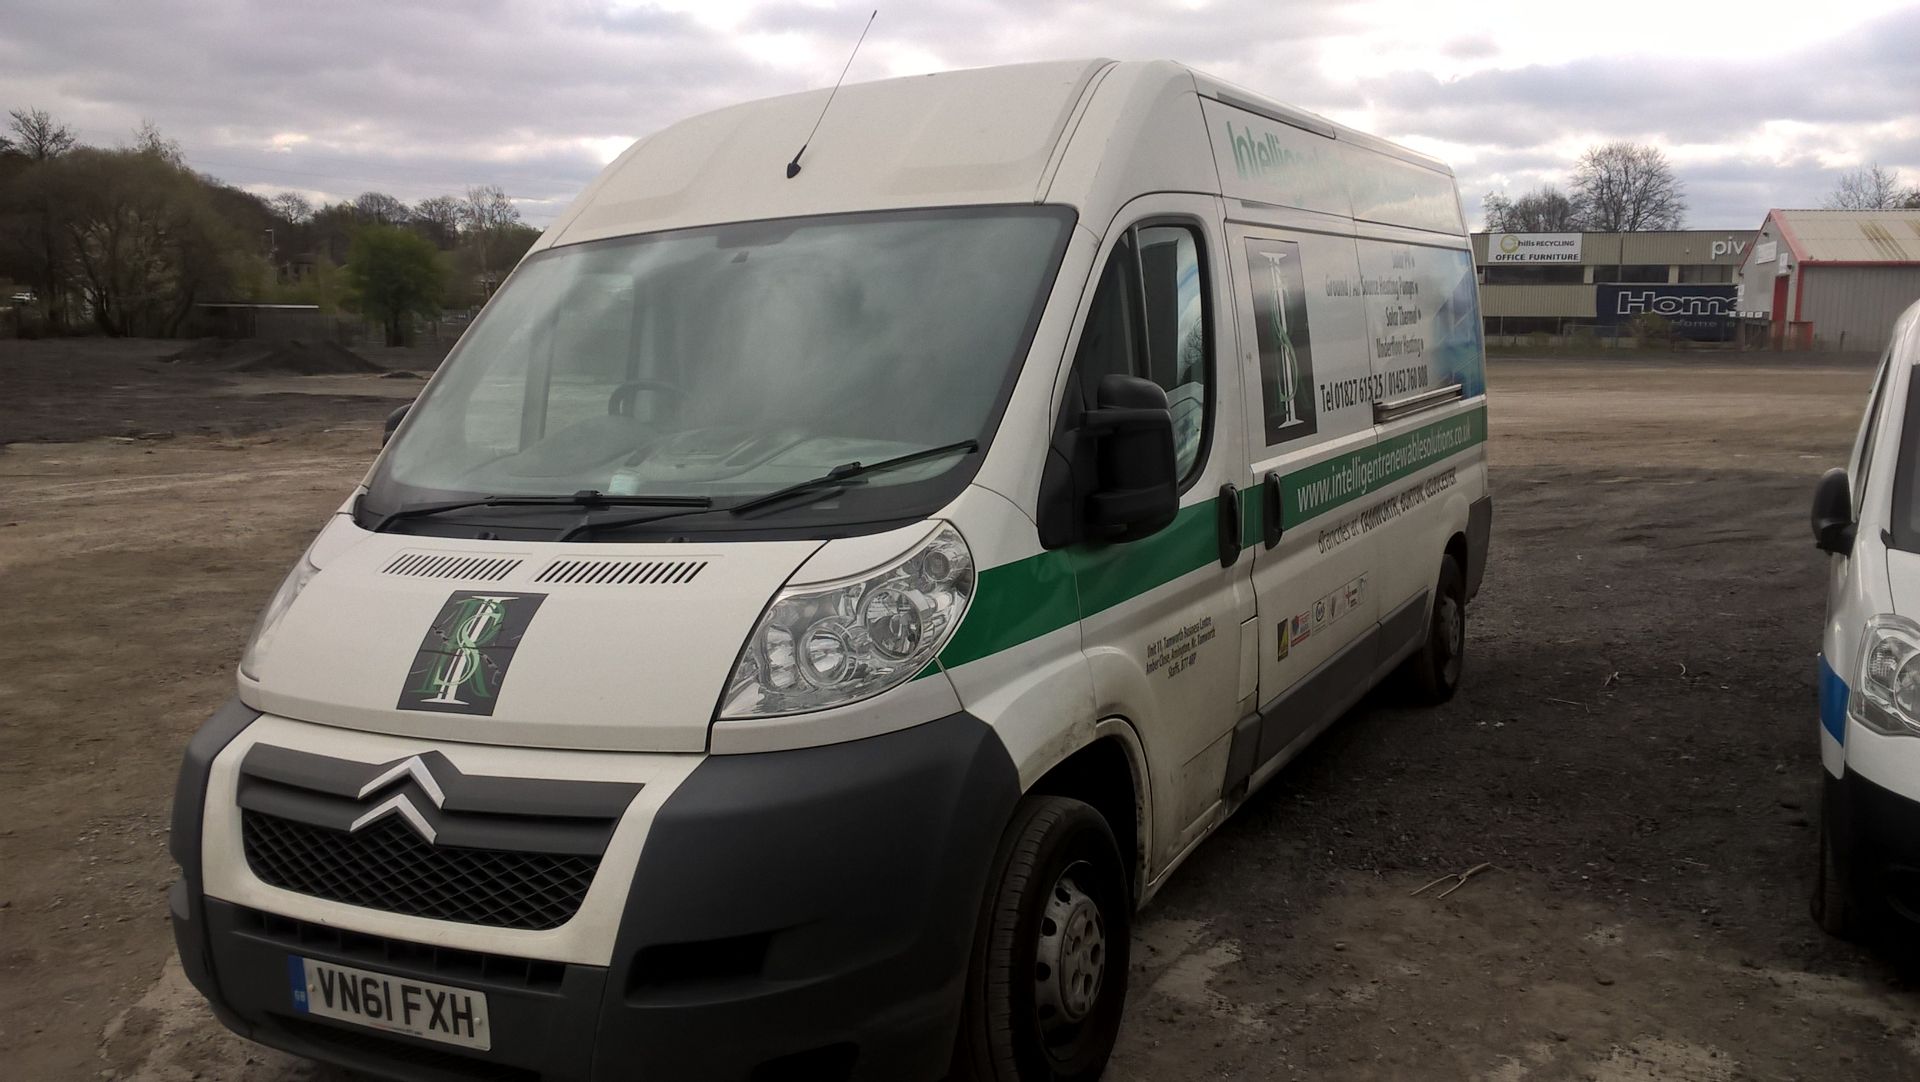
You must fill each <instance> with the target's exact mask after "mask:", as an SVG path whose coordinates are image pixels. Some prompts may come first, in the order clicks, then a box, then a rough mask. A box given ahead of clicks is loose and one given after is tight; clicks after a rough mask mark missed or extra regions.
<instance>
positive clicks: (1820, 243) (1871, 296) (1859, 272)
mask: <svg viewBox="0 0 1920 1082" xmlns="http://www.w3.org/2000/svg"><path fill="white" fill-rule="evenodd" d="M1735 280H1736V281H1737V282H1738V283H1739V284H1740V310H1741V311H1742V312H1746V313H1750V314H1759V315H1763V316H1765V317H1766V318H1767V319H1768V321H1769V322H1771V323H1772V325H1773V332H1774V337H1775V339H1776V341H1779V342H1781V343H1782V344H1784V345H1787V346H1788V347H1790V348H1793V347H1797V348H1803V349H1804V348H1818V349H1835V350H1840V349H1845V350H1874V351H1878V350H1880V349H1882V348H1883V347H1885V346H1886V344H1887V335H1888V333H1889V332H1890V331H1891V330H1892V328H1893V321H1894V320H1895V319H1896V318H1898V317H1899V315H1900V313H1901V312H1903V311H1905V310H1906V309H1907V306H1908V305H1911V304H1912V303H1913V302H1914V301H1916V300H1920V210H1774V211H1769V212H1767V220H1766V224H1765V225H1763V226H1761V228H1760V236H1759V238H1758V240H1756V241H1755V242H1754V244H1753V246H1752V247H1751V248H1749V249H1747V257H1746V260H1745V262H1743V263H1742V264H1741V266H1740V272H1739V274H1738V276H1737V277H1736V279H1735Z"/></svg>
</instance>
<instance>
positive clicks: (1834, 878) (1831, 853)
mask: <svg viewBox="0 0 1920 1082" xmlns="http://www.w3.org/2000/svg"><path fill="white" fill-rule="evenodd" d="M1830 784H1831V783H1829V785H1830ZM1828 799H1829V798H1828V797H1827V795H1826V793H1825V792H1824V791H1823V792H1822V793H1821V794H1820V825H1819V828H1818V833H1819V844H1820V856H1819V862H1818V863H1817V864H1815V865H1814V869H1813V897H1812V899H1811V905H1810V906H1809V908H1810V909H1811V910H1812V912H1813V922H1814V923H1815V924H1818V925H1819V926H1820V929H1821V930H1822V931H1824V932H1826V933H1827V934H1828V935H1830V936H1834V937H1836V938H1839V939H1855V938H1858V936H1859V932H1860V922H1859V918H1858V917H1857V916H1856V915H1855V913H1854V906H1853V891H1852V889H1851V884H1849V882H1848V877H1847V869H1848V866H1849V861H1848V859H1847V858H1848V856H1849V855H1850V854H1849V853H1848V852H1847V851H1846V849H1845V847H1844V845H1843V844H1842V843H1841V842H1840V841H1839V840H1838V839H1836V838H1835V837H1834V821H1833V813H1832V811H1831V810H1830V809H1829V808H1828V807H1827V803H1828Z"/></svg>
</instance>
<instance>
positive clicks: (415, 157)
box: [0, 0, 1920, 225]
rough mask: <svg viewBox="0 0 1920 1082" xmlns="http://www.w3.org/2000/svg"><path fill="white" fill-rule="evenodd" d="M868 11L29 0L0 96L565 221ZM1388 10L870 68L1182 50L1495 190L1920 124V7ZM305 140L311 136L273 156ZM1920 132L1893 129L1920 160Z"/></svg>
mask: <svg viewBox="0 0 1920 1082" xmlns="http://www.w3.org/2000/svg"><path fill="white" fill-rule="evenodd" d="M868 10H870V9H869V8H868V7H866V6H864V5H856V4H851V3H849V4H842V5H840V6H836V7H832V8H821V7H817V6H814V5H811V4H804V3H799V2H793V0H787V2H775V3H770V4H766V5H762V6H760V7H758V8H756V9H754V10H753V11H751V12H750V13H749V14H748V15H747V16H746V17H745V19H744V23H743V25H742V26H741V27H740V29H741V30H742V31H744V33H727V32H721V31H716V30H714V29H712V28H710V27H708V26H706V25H704V24H702V23H701V22H700V21H698V20H696V19H693V18H690V17H688V16H685V15H680V14H675V13H671V12H665V11H661V10H657V9H652V8H647V7H622V8H620V9H618V10H616V9H613V8H611V7H609V6H607V5H606V4H605V3H603V2H600V0H570V2H566V3H549V2H541V0H471V2H468V3H463V4H460V5H446V4H441V3H429V2H426V0H391V2H378V3H376V2H374V0H326V2H314V0H306V2H301V3H286V2H282V0H230V2H228V3H223V4H219V5H212V4H205V3H203V2H196V0H143V2H142V3H138V4H127V3H122V2H109V0H9V3H8V11H7V17H6V18H5V19H4V20H0V109H5V108H13V107H18V106H22V105H38V106H43V107H46V108H49V109H51V110H53V111H54V112H55V113H56V114H57V115H59V116H60V117H61V118H62V119H65V120H68V121H69V122H72V123H74V124H75V125H77V126H78V127H80V128H81V130H82V132H83V134H84V135H85V136H86V137H87V138H88V139H89V140H91V141H95V142H106V143H112V142H115V141H124V140H125V139H126V138H127V136H128V133H129V132H130V130H131V128H132V127H133V125H134V124H135V123H137V122H138V121H139V120H140V119H142V118H148V119H152V120H153V121H155V122H156V123H158V124H159V125H160V127H161V129H162V130H163V131H165V132H166V133H167V134H169V135H171V136H172V137H174V138H176V139H178V140H180V141H181V143H182V144H183V145H184V147H185V148H186V151H187V155H188V159H189V160H190V161H192V162H194V163H195V164H196V165H198V166H199V167H201V168H203V169H205V170H207V171H208V172H210V173H212V174H214V175H217V176H220V177H222V178H225V179H227V180H230V181H233V182H236V183H240V184H244V185H250V186H256V187H259V186H267V185H276V186H286V187H293V188H301V189H306V190H311V191H319V192H322V193H325V194H329V195H334V196H350V195H352V194H354V193H356V192H359V191H362V190H365V189H368V188H380V189H383V190H387V191H391V192H393V193H394V194H396V195H400V196H401V197H403V198H407V199H417V198H419V197H421V196H424V195H428V194H433V193H435V192H446V191H457V190H459V188H461V187H462V186H464V185H465V184H467V183H481V182H485V183H497V184H500V185H501V186H502V187H504V188H506V189H507V190H508V191H509V192H510V193H512V194H514V195H515V196H518V197H522V198H524V199H526V200H528V202H527V203H526V204H525V205H524V208H523V209H524V210H525V212H526V213H527V214H528V216H529V217H530V218H532V219H534V220H536V221H543V220H544V219H545V218H546V217H548V216H550V215H551V214H552V213H554V212H556V211H557V208H558V207H559V206H560V205H562V204H564V202H565V201H566V200H567V199H569V198H571V196H572V195H573V193H575V192H576V191H578V189H579V188H580V187H581V186H582V185H583V184H585V183H586V182H587V180H589V179H590V178H591V177H592V175H593V174H594V172H596V171H597V169H598V167H599V160H600V159H599V155H598V154H596V153H595V149H596V148H597V147H598V146H599V145H600V144H602V143H611V142H617V141H618V140H622V139H627V138H633V137H636V136H640V135H644V134H646V133H647V132H649V131H652V130H655V129H657V128H659V127H661V126H663V125H665V124H667V123H670V122H672V121H673V120H675V119H677V118H680V117H683V116H687V115H690V114H693V113H697V112H701V111H704V110H706V109H710V108H714V107H717V106H720V105H724V104H727V103H729V102H733V101H739V100H743V99H748V98H754V97H761V96H764V95H767V94H774V93H784V92H788V91H792V90H798V89H803V88H805V87H808V86H823V85H825V84H826V83H828V82H830V81H831V80H832V78H833V76H834V75H836V74H838V70H839V65H840V62H841V61H842V59H843V58H844V57H845V55H846V49H847V48H849V47H850V46H851V45H852V42H853V37H854V35H855V34H857V33H858V32H859V29H860V25H861V23H862V21H863V20H864V19H865V17H866V14H867V11H868ZM1373 17H1374V16H1373V15H1371V14H1369V13H1367V12H1365V11H1363V10H1361V9H1359V8H1358V6H1356V5H1348V4H1342V3H1331V2H1330V3H1316V4H1311V5H1308V4H1289V5H1276V4H1273V3H1272V2H1271V0H1215V2H1213V3H1210V4H1206V5H1204V6H1201V7H1199V8H1195V9H1192V10H1188V9H1185V8H1184V7H1183V8H1178V9H1174V8H1171V7H1170V5H1169V4H1167V3H1165V2H1164V0H1159V2H1156V0H1108V2H1104V3H1095V2H1086V0H1073V2H1068V3H1060V4H1036V3H1033V2H1032V0H945V2H942V3H932V2H925V3H915V4H912V5H901V6H898V7H888V8H887V9H886V10H883V11H882V12H881V14H880V17H879V19H878V20H877V21H876V22H875V24H874V28H873V33H872V36H871V37H870V38H869V39H868V42H867V45H866V47H865V49H864V50H863V52H862V56H861V58H860V60H859V62H858V63H857V64H856V65H855V67H854V70H853V72H852V74H851V76H850V77H851V78H853V79H856V80H858V79H870V78H874V77H876V76H877V75H878V74H880V73H881V72H883V71H887V70H892V69H893V68H895V67H897V66H898V64H899V63H900V62H901V58H904V57H913V58H916V60H917V59H918V58H923V57H931V58H932V62H933V63H935V64H937V65H938V66H945V67H967V66H975V65H983V64H992V63H1006V62H1010V61H1017V60H1033V59H1042V58H1052V57H1061V56H1084V55H1109V56H1119V57H1124V58H1147V57H1167V58H1174V59H1179V60H1183V61H1186V62H1188V63H1191V64H1193V65H1195V66H1196V67H1199V68H1202V69H1204V70H1207V71H1209V72H1211V73H1213V74H1215V75H1218V76H1220V77H1221V78H1225V79H1229V80H1232V81H1234V82H1238V83H1241V84H1243V85H1246V86H1248V87H1251V88H1254V89H1256V90H1260V91H1262V92H1265V93H1269V94H1272V95H1274V96H1275V97H1278V98H1281V99H1283V100H1286V101H1289V102H1291V103H1293V104H1296V105H1299V106H1302V107H1305V108H1308V109H1313V110H1317V111H1320V112H1324V113H1327V114H1329V115H1331V116H1333V117H1334V118H1336V119H1359V118H1361V117H1369V118H1371V120H1370V126H1371V127H1372V128H1373V129H1374V130H1377V131H1379V132H1380V134H1382V135H1386V136H1388V137H1390V138H1403V139H1404V138H1411V137H1426V138H1432V139H1439V140H1445V141H1448V142H1452V143H1456V144H1462V145H1465V146H1467V147H1469V148H1471V150H1470V153H1468V154H1466V155H1463V156H1462V159H1463V160H1462V163H1461V165H1462V168H1461V170H1460V173H1461V187H1462V190H1463V192H1465V193H1467V196H1468V200H1469V202H1470V203H1472V204H1475V205H1477V201H1478V199H1479V196H1480V195H1481V194H1482V193H1484V192H1485V191H1486V190H1488V189H1489V188H1492V187H1497V186H1505V187H1508V188H1509V189H1510V190H1518V189H1521V188H1525V187H1531V186H1533V185H1535V184H1537V183H1539V182H1540V181H1541V180H1545V179H1550V178H1557V177H1560V176H1563V175H1564V174H1565V172H1566V170H1567V168H1568V167H1569V166H1570V165H1571V163H1570V162H1565V161H1560V160H1557V159H1555V158H1554V157H1553V155H1552V154H1551V153H1549V152H1547V151H1545V150H1544V149H1542V148H1544V147H1545V146H1548V145H1550V144H1553V143H1556V142H1559V141H1562V140H1564V138H1565V137H1566V136H1567V134H1568V133H1582V134H1585V133H1589V132H1591V133H1595V134H1597V135H1601V136H1605V137H1631V138H1641V139H1653V140H1657V141H1662V142H1667V143H1669V144H1671V143H1676V142H1680V143H1686V142H1692V143H1709V144H1711V143H1720V142H1727V141H1733V140H1737V139H1739V138H1741V137H1742V136H1743V135H1746V134H1749V133H1751V132H1752V131H1754V130H1755V129H1756V128H1757V126H1758V125H1760V124H1761V123H1763V122H1765V121H1766V120H1768V119H1779V118H1790V119H1795V120H1800V121H1804V122H1807V123H1811V124H1815V125H1819V126H1820V128H1819V129H1817V130H1816V131H1814V132H1813V133H1812V134H1810V135H1807V136H1805V137H1804V138H1802V139H1800V144H1801V145H1800V150H1801V152H1802V153H1803V155H1810V154H1812V153H1814V152H1816V151H1822V150H1824V151H1829V152H1830V151H1832V150H1834V149H1836V148H1838V147H1840V146H1841V145H1843V143H1844V141H1845V140H1847V139H1850V138H1853V137H1854V136H1855V135H1857V133H1858V132H1859V131H1861V130H1863V125H1865V124H1867V123H1871V122H1876V121H1885V120H1888V119H1892V118H1898V117H1906V118H1909V119H1911V118H1914V117H1916V116H1920V101H1916V100H1915V99H1914V96H1913V92H1912V80H1911V77H1910V68H1911V58H1912V57H1913V56H1916V55H1920V9H1916V10H1913V11H1909V12H1906V13H1903V14H1899V15H1895V16H1891V17H1888V18H1885V19H1882V20H1879V21H1878V22H1877V23H1875V24H1873V25H1871V26H1867V27H1864V28H1863V29H1862V30H1860V31H1859V32H1857V33H1854V34H1850V35H1847V36H1846V37H1844V38H1842V39H1839V40H1834V41H1831V42H1826V43H1819V44H1813V45H1809V46H1807V47H1805V48H1803V49H1802V50H1800V51H1799V52H1798V53H1797V54H1794V55H1791V56H1787V57H1768V58H1739V57H1732V58H1713V57H1703V59H1700V60H1698V61H1690V62H1684V63H1682V62H1670V61H1661V62H1657V63H1656V62H1653V61H1648V60H1640V59H1636V58H1633V57H1610V58H1604V59H1588V60H1577V61H1574V62H1571V63H1567V64H1560V65H1536V66H1530V67H1523V68H1517V69H1508V70H1492V71H1486V72H1482V73H1479V74H1475V75H1471V76H1468V77H1465V78H1461V79H1457V80H1452V81H1441V80H1438V79H1436V78H1434V77H1432V76H1431V75H1427V74H1424V73H1420V72H1404V71H1403V72H1398V73H1392V72H1389V73H1385V74H1373V73H1352V72H1347V71H1334V70H1329V68H1328V66H1327V65H1326V64H1324V63H1323V62H1322V55H1323V54H1322V52H1321V46H1322V44H1323V43H1324V42H1325V41H1326V40H1327V39H1328V38H1330V37H1333V36H1338V35H1343V34H1351V33H1358V32H1362V31H1365V30H1367V29H1369V27H1368V25H1367V24H1366V23H1364V22H1363V21H1362V20H1363V19H1369V18H1373ZM765 35H774V36H778V37H781V38H786V39H790V40H793V41H796V42H798V43H800V46H801V48H802V49H803V51H804V53H805V54H806V55H807V56H809V57H811V59H809V60H807V61H806V62H804V63H802V64H798V65H796V64H795V63H794V62H793V60H792V58H791V57H788V58H784V59H783V60H782V62H780V63H775V62H774V61H773V60H772V59H771V58H769V57H765V56H757V55H753V54H752V53H751V52H750V51H749V49H750V46H749V44H748V42H750V41H753V40H759V39H761V38H762V37H763V36H765ZM1436 48H1437V49H1438V50H1439V51H1440V52H1442V53H1444V54H1445V55H1447V56H1451V57H1455V58H1459V59H1475V58H1479V57H1485V56H1488V55H1492V53H1493V51H1494V50H1495V41H1494V40H1493V39H1492V38H1491V37H1489V36H1487V35H1484V34H1475V33H1471V32H1469V33H1463V34H1461V35H1460V36H1458V37H1455V38H1452V39H1449V40H1447V41H1445V42H1443V43H1438V44H1437V45H1436ZM816 62H817V65H818V70H812V66H813V64H815V63H816ZM283 133H297V134H299V135H304V136H306V137H307V138H308V139H309V140H310V141H308V142H306V143H302V144H299V145H295V146H290V147H287V148H284V150H283V151H282V152H275V150H274V149H273V147H272V142H273V140H274V138H275V136H277V135H280V134H283ZM1917 142H1920V138H1910V139H1906V140H1905V141H1903V142H1896V143H1893V144H1891V145H1889V146H1888V147H1886V148H1884V149H1882V148H1875V149H1876V152H1877V153H1878V156H1879V157H1880V159H1881V160H1882V161H1883V162H1885V163H1886V164H1888V165H1893V166H1899V167H1903V168H1905V169H1907V171H1908V172H1909V173H1910V174H1911V175H1915V176H1920V168H1916V167H1917V166H1920V146H1915V145H1914V144H1915V143H1917ZM590 143H592V144H594V145H592V146H590V145H589V144H590ZM1835 173H1837V171H1831V170H1829V171H1823V170H1820V169H1819V168H1818V167H1817V165H1816V164H1815V163H1813V162H1812V161H1811V158H1808V159H1807V160H1805V161H1799V162H1793V163H1787V164H1776V163H1772V162H1740V163H1727V164H1726V165H1725V167H1724V168H1722V169H1716V170H1697V169H1693V168H1691V167H1689V168H1686V169H1683V170H1682V176H1683V179H1685V180H1686V181H1687V183H1688V185H1689V189H1690V193H1691V195H1692V197H1693V202H1694V208H1695V210H1694V218H1695V219H1696V220H1699V221H1708V220H1709V219H1711V221H1708V224H1713V225H1733V224H1737V222H1735V221H1731V220H1729V221H1722V220H1720V219H1722V218H1723V217H1724V218H1730V219H1731V218H1738V219H1741V220H1744V216H1747V215H1749V213H1750V210H1751V208H1752V207H1754V206H1756V205H1759V204H1763V203H1769V202H1771V203H1790V202H1794V201H1802V202H1805V201H1817V198H1818V196H1819V195H1820V194H1821V193H1823V192H1824V191H1825V190H1826V189H1828V188H1830V187H1831V184H1832V175H1833V174H1835ZM1768 193H1772V194H1768ZM1764 209H1765V208H1764V206H1762V207H1761V210H1764Z"/></svg>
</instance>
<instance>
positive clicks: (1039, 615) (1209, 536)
mask: <svg viewBox="0 0 1920 1082" xmlns="http://www.w3.org/2000/svg"><path fill="white" fill-rule="evenodd" d="M1486 438H1487V411H1486V409H1485V407H1481V408H1479V409H1476V410H1473V411H1471V412H1469V413H1462V414H1459V415H1457V416H1454V417H1449V418H1447V419H1446V420H1444V421H1436V422H1435V423H1433V424H1430V425H1424V426H1422V427H1420V428H1417V429H1414V430H1413V431H1411V432H1406V433H1403V434H1401V435H1399V436H1395V437H1394V438H1392V439H1390V440H1386V441H1385V442H1383V443H1379V444H1376V445H1374V446H1371V447H1368V448H1366V449H1364V450H1360V451H1355V452H1353V453H1352V454H1348V455H1342V456H1340V457H1338V458H1331V459H1327V460H1325V461H1322V462H1316V463H1314V464H1313V465H1311V466H1305V467H1302V468H1301V469H1298V470H1295V471H1293V472H1292V473H1288V474H1284V475H1282V476H1281V478H1280V508H1281V522H1282V523H1283V524H1284V525H1285V528H1287V529H1292V528H1294V527H1295V526H1299V525H1301V524H1303V523H1306V522H1309V521H1311V520H1312V519H1314V518H1316V517H1318V516H1320V515H1322V514H1325V513H1326V512H1328V511H1331V510H1333V509H1335V508H1337V507H1340V506H1343V505H1345V504H1348V503H1351V502H1353V501H1354V500H1357V499H1360V498H1361V497H1363V496H1366V495H1368V494H1369V493H1374V492H1378V491H1379V490H1380V489H1382V488H1383V487H1385V486H1388V485H1390V484H1392V483H1393V482H1395V481H1398V480H1400V479H1402V478H1404V477H1406V476H1408V475H1410V474H1413V473H1416V472H1418V471H1420V470H1422V469H1425V468H1427V467H1428V466H1432V465H1434V464H1436V463H1438V462H1440V461H1442V460H1444V459H1447V458H1450V457H1452V456H1454V455H1456V454H1459V453H1460V452H1462V451H1465V450H1467V449H1468V448H1471V447H1474V446H1476V445H1478V444H1480V443H1483V442H1485V441H1486ZM1240 501H1241V502H1240V514H1241V518H1240V520H1241V530H1240V537H1241V544H1243V545H1244V546H1246V547H1248V548H1252V547H1253V546H1255V545H1258V544H1260V542H1261V535H1262V534H1263V533H1264V530H1263V528H1262V512H1261V506H1262V500H1261V486H1259V485H1255V486H1254V487H1252V488H1250V489H1247V490H1245V491H1243V492H1241V493H1240ZM1219 503H1220V501H1219V498H1218V497H1215V498H1213V499H1210V500H1202V501H1201V502H1199V503H1196V504H1192V505H1189V506H1187V507H1183V508H1181V509H1180V514H1179V515H1178V516H1177V517H1175V519H1174V520H1173V524H1172V525H1170V526H1168V527H1167V528H1166V529H1164V530H1161V531H1160V532H1159V533H1157V534H1154V535H1153V536H1152V537H1148V538H1143V539H1142V540H1139V541H1134V542H1130V543H1128V544H1124V545H1076V546H1074V547H1073V548H1069V549H1058V550H1055V551H1052V552H1042V553H1039V554H1037V555H1034V556H1029V557H1027V558H1026V559H1024V560H1015V561H1013V562H1012V563H1007V564H1001V565H1000V566H998V567H990V568H987V569H986V570H985V571H982V572H980V581H979V583H978V584H977V587H976V589H975V590H974V597H973V602H972V604H970V605H969V606H968V608H967V615H966V618H965V619H964V620H962V621H961V623H960V629H959V630H958V631H956V632H955V633H954V636H953V641H952V642H949V643H948V644H947V645H946V648H945V649H943V650H941V651H940V657H939V663H940V664H941V665H942V666H944V667H947V668H951V667H953V666H956V665H965V664H966V663H967V662H969V661H978V660H979V659H981V658H983V657H988V656H990V655H992V654H997V653H999V652H1000V651H1002V650H1006V649H1010V648H1012V647H1015V646H1018V645H1020V644H1021V643H1023V642H1028V641H1030V640H1032V639H1037V638H1039V637H1040V636H1042V635H1045V634H1046V633H1048V632H1050V631H1055V630H1058V629H1060V628H1063V627H1066V626H1067V625H1069V624H1072V623H1073V622H1074V621H1076V620H1078V619H1080V618H1081V616H1082V615H1083V614H1084V615H1086V616H1092V615H1094V614H1095V613H1100V612H1104V611H1106V610H1107V609H1110V608H1113V607H1114V606H1115V605H1119V604H1121V603H1123V602H1126V601H1130V600H1132V599H1133V598H1135V597H1138V596H1140V595H1141V594H1144V593H1146V592H1147V591H1148V590H1151V589H1153V588H1154V587H1156V586H1161V585H1164V584H1166V583H1169V582H1172V581H1173V580H1174V579H1177V578H1179V577H1180V576H1182V575H1185V574H1187V573H1188V572H1191V571H1195V570H1198V569H1199V568H1202V567H1205V566H1207V565H1208V564H1218V563H1219V562H1220V540H1219V539H1220V524H1219V523H1220V520H1219V514H1220V511H1219ZM929 671H931V669H929ZM921 675H922V676H924V675H927V674H926V673H922V674H921Z"/></svg>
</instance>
